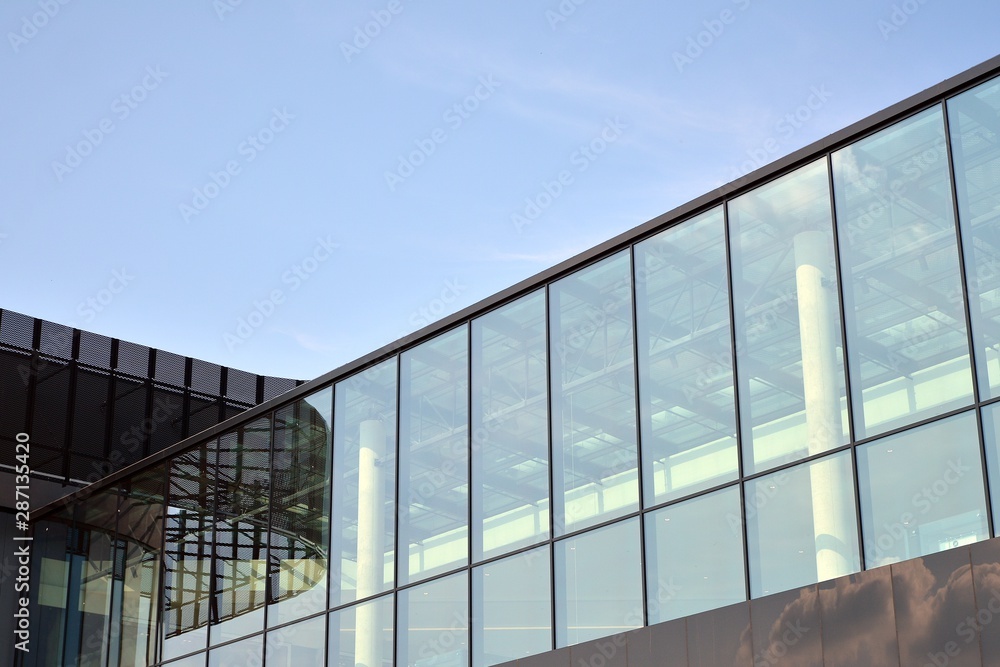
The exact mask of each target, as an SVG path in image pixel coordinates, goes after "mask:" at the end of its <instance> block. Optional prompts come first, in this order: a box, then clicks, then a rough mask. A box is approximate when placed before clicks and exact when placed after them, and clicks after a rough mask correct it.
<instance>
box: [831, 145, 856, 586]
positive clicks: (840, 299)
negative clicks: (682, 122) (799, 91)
mask: <svg viewBox="0 0 1000 667" xmlns="http://www.w3.org/2000/svg"><path fill="white" fill-rule="evenodd" d="M826 176H827V183H828V188H829V192H830V219H831V221H832V223H833V261H834V266H835V270H836V272H837V288H838V294H837V307H838V308H839V309H840V344H841V345H842V347H841V349H842V350H843V356H844V362H843V363H844V388H845V391H844V394H845V396H846V398H847V434H848V438H849V440H850V443H851V477H852V480H851V481H852V483H853V485H854V521H855V530H856V531H857V536H858V567H859V568H860V569H862V570H864V569H866V567H865V564H866V557H865V534H864V528H863V524H862V519H863V517H862V516H861V481H860V480H861V477H860V476H859V474H858V456H857V451H856V449H855V447H854V443H855V442H856V441H857V430H856V425H855V423H854V410H855V405H854V390H853V383H852V381H851V368H852V367H853V364H852V362H851V355H850V351H849V349H848V341H847V310H846V309H845V308H844V301H845V300H846V299H847V298H848V296H847V295H848V294H850V295H851V296H850V300H851V304H852V308H851V312H852V313H854V312H856V309H855V308H853V304H854V294H853V293H852V292H850V291H849V290H850V289H851V288H852V287H853V282H852V283H851V284H850V285H849V284H847V283H845V281H844V270H843V265H842V264H841V261H840V233H839V231H840V230H839V229H838V227H837V197H836V194H837V193H836V190H835V183H834V180H833V153H828V154H827V155H826ZM857 379H858V381H859V382H860V381H861V366H860V362H859V365H858V372H857ZM857 407H858V409H859V410H861V414H862V415H863V414H864V397H863V396H861V395H860V394H859V400H858V406H857Z"/></svg>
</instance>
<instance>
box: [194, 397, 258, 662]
mask: <svg viewBox="0 0 1000 667" xmlns="http://www.w3.org/2000/svg"><path fill="white" fill-rule="evenodd" d="M218 448H219V449H218V455H217V456H218V463H217V467H216V485H217V486H216V511H215V558H214V560H213V564H212V573H213V577H214V585H213V588H212V623H213V624H214V625H213V626H212V631H211V634H210V636H209V641H210V642H211V643H212V644H213V645H214V644H218V643H220V642H225V641H229V640H232V639H236V638H237V637H243V636H246V635H248V634H250V633H251V632H259V631H260V630H263V629H264V604H265V598H264V593H265V589H266V584H267V536H268V531H267V523H268V498H269V496H270V485H271V475H270V463H271V457H270V448H271V418H270V417H269V416H265V417H261V418H259V419H256V420H254V421H252V422H250V423H249V424H246V425H244V426H241V427H240V429H239V431H238V432H237V433H230V434H227V435H223V436H221V437H220V438H219V444H218Z"/></svg>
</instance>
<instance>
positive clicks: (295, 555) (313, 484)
mask: <svg viewBox="0 0 1000 667" xmlns="http://www.w3.org/2000/svg"><path fill="white" fill-rule="evenodd" d="M332 409H333V389H332V388H326V389H323V390H322V391H319V392H316V393H315V394H312V395H310V396H307V397H305V398H303V399H301V400H298V401H296V402H295V403H292V404H291V405H287V406H285V407H283V408H281V409H279V410H277V411H276V412H275V414H274V445H273V447H272V456H273V463H272V465H271V539H270V550H269V556H268V562H269V565H268V576H269V577H270V587H271V589H270V600H271V605H270V608H269V609H268V612H267V624H268V625H269V626H270V627H274V626H276V625H283V624H285V623H288V622H290V621H294V620H296V619H299V618H302V617H304V616H310V615H312V614H315V613H317V612H320V611H323V610H324V609H326V608H327V606H326V600H327V598H326V570H327V547H328V545H329V544H330V523H329V519H328V515H329V507H330V468H329V465H330V443H331V439H332V433H331V424H332V423H333V420H332V419H331V414H330V412H331V410H332Z"/></svg>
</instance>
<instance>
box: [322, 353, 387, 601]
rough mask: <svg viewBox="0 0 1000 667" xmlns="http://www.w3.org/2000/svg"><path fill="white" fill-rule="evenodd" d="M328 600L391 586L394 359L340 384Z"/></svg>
mask: <svg viewBox="0 0 1000 667" xmlns="http://www.w3.org/2000/svg"><path fill="white" fill-rule="evenodd" d="M336 401H337V403H336V406H335V407H334V411H333V412H334V429H333V431H334V455H333V479H334V483H333V529H332V533H333V546H332V548H331V551H330V553H331V554H332V555H333V558H334V565H333V576H332V580H331V582H330V587H331V590H330V605H331V606H333V607H337V606H340V605H342V604H346V603H348V602H353V601H354V600H356V599H357V598H359V597H361V598H366V597H371V596H372V595H376V594H378V593H381V592H383V591H386V590H388V589H389V588H392V584H393V580H394V577H395V575H394V572H393V570H394V569H395V553H396V551H395V541H396V540H395V535H396V530H395V526H396V359H395V358H393V359H390V360H389V361H386V362H384V363H381V364H379V365H377V366H373V367H371V368H369V369H367V370H365V371H363V372H361V373H358V374H356V375H354V376H352V377H350V378H348V379H347V380H344V381H343V382H340V383H338V384H337V392H336Z"/></svg>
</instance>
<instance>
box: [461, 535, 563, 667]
mask: <svg viewBox="0 0 1000 667" xmlns="http://www.w3.org/2000/svg"><path fill="white" fill-rule="evenodd" d="M549 572H550V569H549V548H548V547H540V548H538V549H533V550H531V551H526V552H524V553H520V554H518V555H516V556H510V557H508V558H505V559H503V560H500V561H495V562H493V563H490V564H489V565H484V566H482V567H477V568H475V569H474V570H473V571H472V604H473V623H472V625H473V631H474V632H475V635H474V639H473V648H474V651H475V652H474V653H473V656H472V667H489V666H490V665H496V664H498V663H501V662H507V661H508V660H515V659H517V658H523V657H524V656H526V655H534V654H536V653H544V652H545V651H549V650H551V649H552V594H551V590H552V586H551V580H550V574H549Z"/></svg>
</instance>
